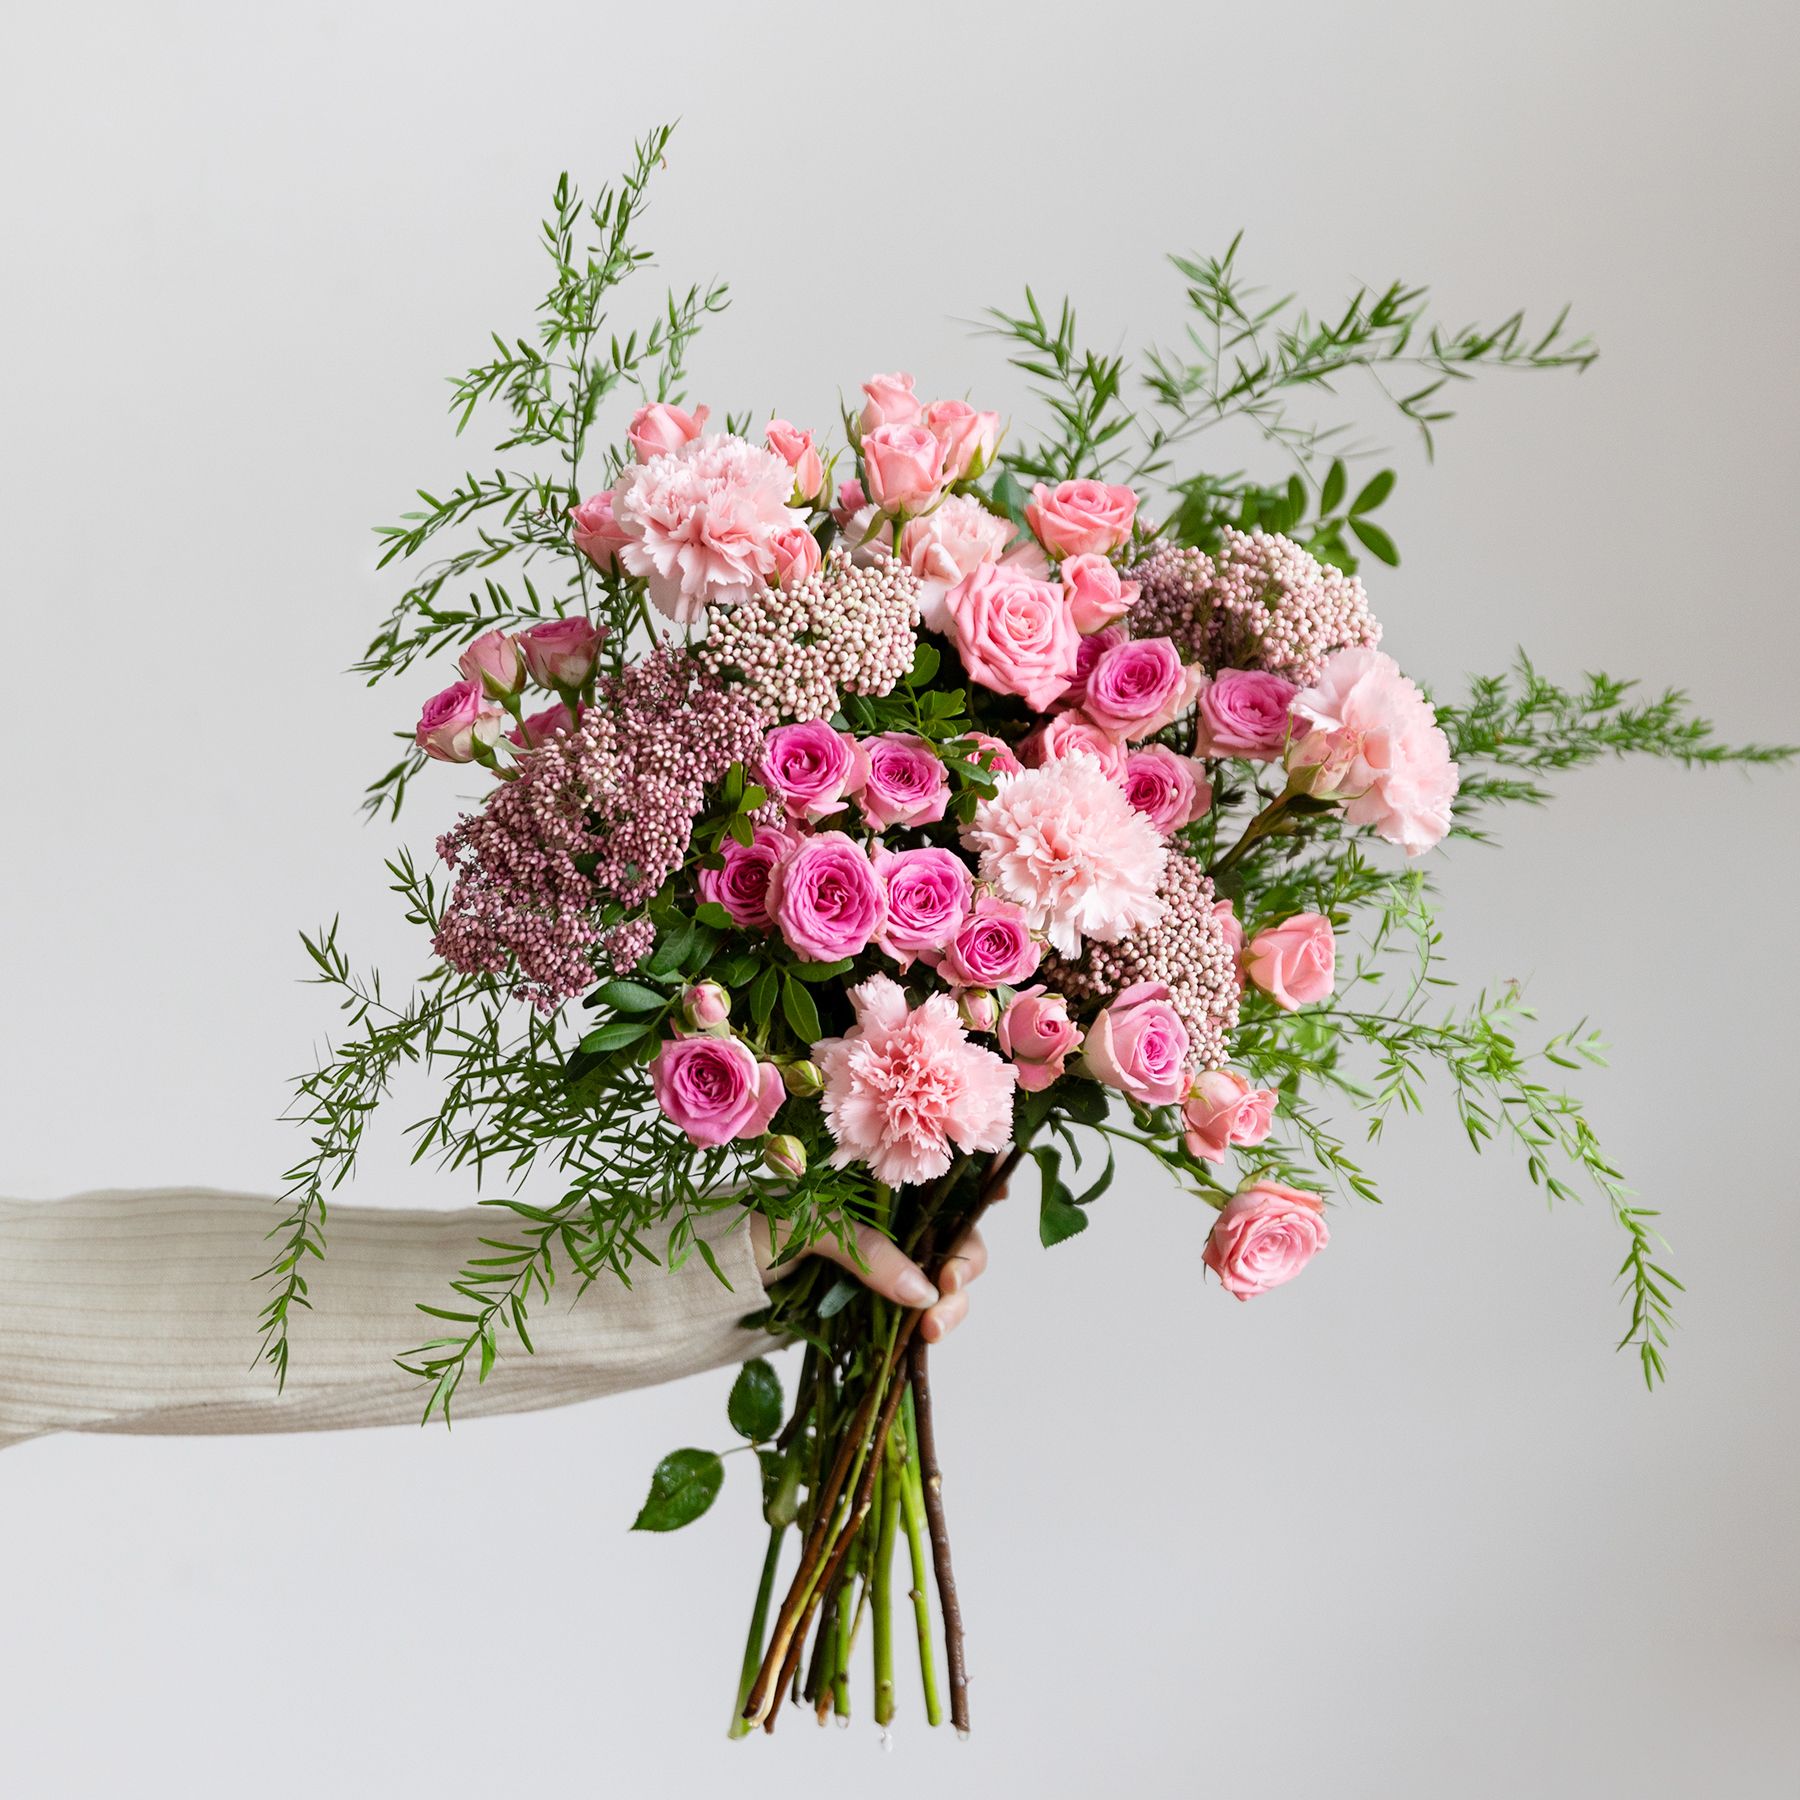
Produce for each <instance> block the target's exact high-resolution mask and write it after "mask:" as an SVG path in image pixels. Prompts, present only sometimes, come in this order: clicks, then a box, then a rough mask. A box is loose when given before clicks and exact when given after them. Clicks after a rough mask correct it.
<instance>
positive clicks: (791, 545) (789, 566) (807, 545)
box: [769, 525, 825, 588]
mask: <svg viewBox="0 0 1800 1800" xmlns="http://www.w3.org/2000/svg"><path fill="white" fill-rule="evenodd" d="M769 548H770V550H771V551H773V552H774V556H775V581H776V584H777V586H780V587H784V588H797V587H798V586H799V585H800V584H801V582H803V581H810V580H811V579H812V578H813V576H815V575H816V574H818V572H819V570H820V568H821V567H823V565H824V562H825V558H824V556H823V554H822V553H821V552H820V550H819V540H818V539H817V538H816V537H814V536H813V534H812V533H811V532H810V531H808V530H807V529H806V527H805V526H804V525H790V526H789V527H788V528H787V530H785V531H778V532H777V533H776V534H775V536H774V537H773V538H771V539H770V540H769Z"/></svg>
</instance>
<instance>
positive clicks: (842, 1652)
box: [831, 1575, 856, 1719]
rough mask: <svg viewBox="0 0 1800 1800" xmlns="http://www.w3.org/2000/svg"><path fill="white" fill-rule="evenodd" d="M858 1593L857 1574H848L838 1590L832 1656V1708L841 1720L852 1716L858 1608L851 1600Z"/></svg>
mask: <svg viewBox="0 0 1800 1800" xmlns="http://www.w3.org/2000/svg"><path fill="white" fill-rule="evenodd" d="M855 1592H856V1578H855V1576H853V1575H846V1576H845V1577H844V1585H843V1586H842V1587H841V1588H839V1589H838V1602H837V1650H836V1652H835V1654H834V1655H833V1656H832V1659H831V1710H832V1711H833V1712H834V1713H836V1714H837V1716H838V1717H839V1718H840V1719H847V1718H849V1716H850V1652H851V1650H852V1649H853V1648H854V1647H855V1644H856V1608H855V1606H853V1605H852V1604H851V1602H852V1600H853V1599H854V1597H855Z"/></svg>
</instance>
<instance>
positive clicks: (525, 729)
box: [506, 700, 583, 750]
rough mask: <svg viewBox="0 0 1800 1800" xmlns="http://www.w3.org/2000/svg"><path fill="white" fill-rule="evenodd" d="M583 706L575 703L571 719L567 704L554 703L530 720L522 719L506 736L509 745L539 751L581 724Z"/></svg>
mask: <svg viewBox="0 0 1800 1800" xmlns="http://www.w3.org/2000/svg"><path fill="white" fill-rule="evenodd" d="M582 711H583V708H582V705H581V703H580V701H577V702H576V703H575V712H574V716H573V717H572V718H571V717H570V714H569V707H568V704H567V702H565V701H562V700H557V701H553V702H552V703H551V704H550V705H549V706H546V707H545V708H544V709H543V710H542V711H541V712H534V713H533V714H532V715H531V716H530V718H528V719H521V720H520V721H519V723H518V724H517V725H516V726H515V727H514V728H513V729H512V730H511V731H509V732H508V733H507V734H506V741H507V742H508V743H509V744H517V745H518V747H519V748H520V749H521V750H539V749H542V748H543V746H544V745H545V744H547V743H549V741H550V740H551V739H552V738H553V737H561V736H562V734H563V733H564V732H565V731H569V730H572V729H573V728H574V727H575V726H577V725H579V724H580V723H581V715H582Z"/></svg>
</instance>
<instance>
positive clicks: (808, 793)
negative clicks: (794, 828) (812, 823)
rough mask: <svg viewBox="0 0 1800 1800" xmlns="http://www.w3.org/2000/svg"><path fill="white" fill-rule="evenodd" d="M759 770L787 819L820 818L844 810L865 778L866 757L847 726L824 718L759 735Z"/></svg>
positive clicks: (786, 726)
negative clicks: (836, 727) (839, 726)
mask: <svg viewBox="0 0 1800 1800" xmlns="http://www.w3.org/2000/svg"><path fill="white" fill-rule="evenodd" d="M758 773H759V774H760V775H761V777H762V783H763V786H764V787H766V788H767V789H768V790H769V792H770V793H772V794H773V795H774V796H775V797H776V799H778V800H779V801H780V802H781V804H782V805H783V806H784V807H785V808H786V809H787V814H788V817H789V818H791V819H814V820H816V819H822V818H824V817H825V816H826V814H828V813H834V812H838V811H840V810H841V809H842V807H843V805H844V802H845V799H846V797H847V796H848V795H850V794H851V793H853V792H854V791H855V790H856V789H857V788H858V787H860V786H861V785H862V783H863V780H864V778H865V777H866V776H867V774H868V762H867V759H866V758H865V757H864V755H863V751H862V746H861V745H860V744H858V743H857V741H856V739H855V738H853V737H852V736H851V735H850V734H849V732H847V731H833V730H832V728H831V727H830V726H829V725H827V724H826V723H825V722H824V721H823V720H822V719H813V720H809V721H808V722H807V723H806V724H804V725H782V726H778V727H777V728H776V729H775V730H774V731H771V732H770V733H769V735H768V737H767V738H765V739H764V740H763V748H762V756H761V758H760V759H759V762H758Z"/></svg>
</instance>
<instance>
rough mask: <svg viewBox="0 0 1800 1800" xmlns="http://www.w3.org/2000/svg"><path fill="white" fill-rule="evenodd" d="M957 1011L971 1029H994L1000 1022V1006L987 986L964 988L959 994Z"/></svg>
mask: <svg viewBox="0 0 1800 1800" xmlns="http://www.w3.org/2000/svg"><path fill="white" fill-rule="evenodd" d="M957 1011H958V1012H960V1013H961V1014H962V1022H963V1023H964V1024H965V1025H966V1026H968V1028H969V1029H970V1030H971V1031H992V1030H993V1029H994V1027H995V1026H996V1025H998V1024H999V1023H1000V1008H999V1007H998V1006H997V1005H996V1004H995V1002H994V996H993V995H992V994H990V993H989V992H988V991H987V989H986V988H964V989H963V991H962V992H961V993H960V994H959V995H958V996H957Z"/></svg>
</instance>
